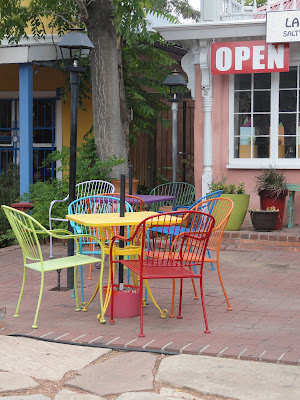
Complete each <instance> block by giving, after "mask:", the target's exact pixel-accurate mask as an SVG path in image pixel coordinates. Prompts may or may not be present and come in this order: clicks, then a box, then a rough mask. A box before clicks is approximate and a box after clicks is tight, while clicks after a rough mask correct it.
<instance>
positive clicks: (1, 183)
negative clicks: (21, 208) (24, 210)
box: [0, 164, 20, 247]
mask: <svg viewBox="0 0 300 400" xmlns="http://www.w3.org/2000/svg"><path fill="white" fill-rule="evenodd" d="M19 195H20V178H19V169H18V168H17V167H15V166H14V165H12V164H10V165H9V166H8V169H7V171H2V172H1V174H0V205H2V204H4V205H7V206H10V205H11V204H12V203H16V202H18V198H19ZM14 243H15V235H14V233H13V232H12V230H11V228H10V224H9V222H8V220H7V218H6V216H5V214H4V212H3V211H2V209H1V210H0V247H6V246H9V245H10V244H14Z"/></svg>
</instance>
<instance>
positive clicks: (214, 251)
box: [170, 197, 233, 318]
mask: <svg viewBox="0 0 300 400" xmlns="http://www.w3.org/2000/svg"><path fill="white" fill-rule="evenodd" d="M232 209H233V202H232V200H231V199H227V198H226V197H219V198H215V199H209V200H204V201H202V202H201V203H199V204H198V205H197V210H198V211H202V212H203V211H205V212H211V215H212V216H213V217H214V219H215V226H214V228H213V230H212V233H211V236H210V238H209V242H208V245H207V252H209V256H206V257H205V258H204V262H209V263H216V265H217V271H218V276H219V280H220V284H221V287H222V290H223V293H224V296H225V299H226V302H227V309H228V310H232V308H231V306H230V303H229V300H228V297H227V293H226V290H225V287H224V284H223V281H222V277H221V271H220V247H221V241H222V237H223V233H224V230H225V227H226V224H227V221H228V219H229V217H230V214H231V212H232ZM193 286H194V291H195V299H199V297H198V295H197V292H196V288H195V285H194V282H193ZM174 296H175V283H174V286H173V295H172V308H171V314H170V317H171V318H173V317H174Z"/></svg>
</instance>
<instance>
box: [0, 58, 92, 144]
mask: <svg viewBox="0 0 300 400" xmlns="http://www.w3.org/2000/svg"><path fill="white" fill-rule="evenodd" d="M33 71H34V72H33V90H34V91H35V92H39V91H56V89H57V88H63V87H64V86H65V79H66V75H65V74H64V73H62V72H60V71H58V70H57V69H54V68H48V67H38V68H37V66H36V65H34V66H33ZM0 91H1V92H9V91H19V67H18V65H15V64H10V65H0ZM7 97H9V94H8V95H7ZM70 98H71V93H69V94H68V97H67V100H66V101H65V102H64V100H63V102H62V144H63V146H70V119H71V101H70ZM83 107H84V108H85V110H86V111H83V110H81V109H80V108H79V106H78V127H77V145H78V146H79V145H80V144H81V143H82V140H83V136H84V135H85V133H86V132H87V131H88V130H89V129H90V127H91V125H92V123H93V112H92V94H91V95H90V100H88V99H85V100H84V102H83Z"/></svg>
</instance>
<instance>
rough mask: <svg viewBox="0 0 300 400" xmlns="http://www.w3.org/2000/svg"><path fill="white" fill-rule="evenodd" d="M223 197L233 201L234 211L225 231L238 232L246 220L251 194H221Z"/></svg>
mask: <svg viewBox="0 0 300 400" xmlns="http://www.w3.org/2000/svg"><path fill="white" fill-rule="evenodd" d="M221 197H227V198H228V199H231V200H232V201H233V204H234V206H233V210H232V213H231V215H230V217H229V220H228V222H227V225H226V227H225V231H238V230H239V229H240V228H241V226H242V224H243V222H244V219H245V216H246V213H247V210H248V205H249V200H250V195H249V194H226V193H224V194H221Z"/></svg>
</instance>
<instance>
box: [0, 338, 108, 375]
mask: <svg viewBox="0 0 300 400" xmlns="http://www.w3.org/2000/svg"><path fill="white" fill-rule="evenodd" d="M110 351H111V350H107V349H98V348H87V347H81V346H71V345H68V344H57V343H48V342H44V341H39V340H33V339H26V338H17V337H9V336H0V360H1V370H3V371H6V372H13V373H19V374H22V375H27V376H32V377H34V378H37V379H47V380H58V379H62V378H63V376H64V375H65V373H66V372H68V371H70V370H78V369H81V368H83V367H85V366H87V365H89V364H90V363H91V362H92V361H94V360H97V359H98V358H99V357H101V356H103V355H104V354H107V353H109V352H110Z"/></svg>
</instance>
